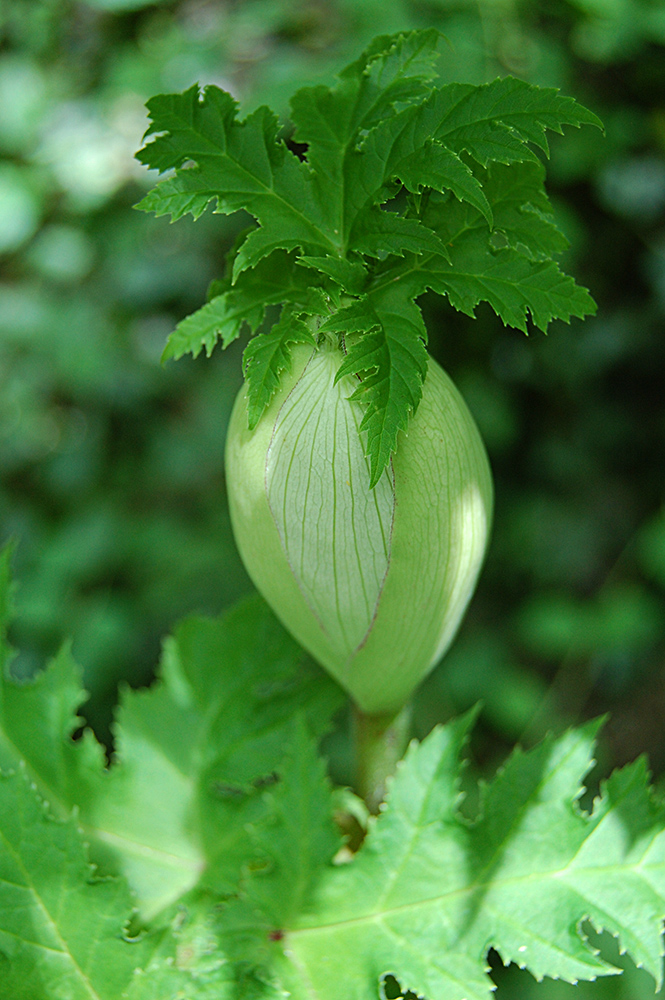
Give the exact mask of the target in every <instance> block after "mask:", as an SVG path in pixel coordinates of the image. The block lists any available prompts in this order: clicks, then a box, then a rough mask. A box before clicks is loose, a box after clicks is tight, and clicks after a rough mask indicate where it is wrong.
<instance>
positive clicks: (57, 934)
mask: <svg viewBox="0 0 665 1000" xmlns="http://www.w3.org/2000/svg"><path fill="white" fill-rule="evenodd" d="M131 915H132V901H131V897H130V894H129V890H128V887H127V885H126V883H125V882H124V880H122V879H108V878H106V879H104V878H99V877H97V876H96V875H95V874H94V872H93V869H92V868H91V866H90V864H89V863H88V860H87V857H86V853H85V845H84V842H83V838H82V836H81V834H80V832H79V831H78V829H77V828H76V823H75V822H74V820H68V821H60V820H56V819H53V817H52V816H51V815H50V814H49V811H48V808H47V807H46V806H45V805H44V803H43V802H42V801H41V800H40V798H39V797H38V795H37V793H36V792H35V790H34V788H33V787H32V786H31V784H30V781H29V779H28V776H27V775H26V773H25V768H22V767H20V768H19V769H18V771H17V772H16V773H14V774H0V977H1V978H0V995H1V996H2V997H6V998H7V1000H9V998H10V997H11V1000H47V998H49V1000H50V998H55V997H62V998H65V997H66V998H67V1000H119V997H120V996H121V993H122V992H123V991H124V989H125V988H126V987H127V986H128V984H129V982H130V980H131V978H132V976H133V973H134V969H135V968H136V966H138V965H141V964H143V962H144V961H145V960H146V958H147V957H148V955H149V945H148V942H147V941H143V942H136V943H131V942H130V941H129V940H128V939H127V937H126V927H127V924H128V922H129V919H130V917H131Z"/></svg>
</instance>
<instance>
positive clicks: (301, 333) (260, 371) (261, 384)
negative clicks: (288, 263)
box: [243, 309, 316, 430]
mask: <svg viewBox="0 0 665 1000" xmlns="http://www.w3.org/2000/svg"><path fill="white" fill-rule="evenodd" d="M292 344H311V345H312V348H315V347H316V340H315V339H314V336H313V334H312V331H311V330H310V328H309V327H308V326H307V324H306V323H304V322H303V321H302V320H301V319H299V318H298V317H297V316H294V315H293V313H292V311H291V310H289V309H284V310H282V315H281V316H280V318H279V320H278V322H277V323H275V325H274V326H273V328H272V329H271V330H270V332H269V333H262V334H260V335H259V336H258V337H254V339H253V340H250V342H249V344H248V345H247V347H246V348H245V353H244V354H243V371H244V373H245V377H246V379H247V416H248V420H249V429H250V430H253V429H254V428H255V427H256V425H257V424H258V422H259V420H260V419H261V416H262V415H263V411H264V410H265V408H266V406H267V405H268V403H269V402H270V400H271V399H272V396H273V395H274V393H275V392H276V390H277V388H278V387H279V381H280V377H281V375H282V373H283V372H284V371H290V369H291V345H292Z"/></svg>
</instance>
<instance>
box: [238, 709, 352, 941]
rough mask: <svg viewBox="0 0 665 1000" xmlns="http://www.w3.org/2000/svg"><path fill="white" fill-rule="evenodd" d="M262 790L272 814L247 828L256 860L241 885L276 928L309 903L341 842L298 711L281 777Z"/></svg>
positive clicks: (313, 748) (326, 788)
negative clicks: (259, 823) (253, 828)
mask: <svg viewBox="0 0 665 1000" xmlns="http://www.w3.org/2000/svg"><path fill="white" fill-rule="evenodd" d="M263 794H264V798H265V799H266V807H267V813H268V815H269V817H270V819H269V821H268V822H266V823H263V824H261V825H259V826H258V827H257V828H256V829H255V830H252V828H251V827H250V828H249V831H248V832H249V835H250V837H251V839H252V843H253V845H254V847H255V850H256V851H257V857H258V858H259V859H260V861H259V862H258V863H255V864H254V866H253V867H254V869H255V870H254V871H253V872H252V871H251V870H250V873H249V878H248V881H247V885H246V887H245V888H246V892H247V895H248V900H249V905H250V906H251V907H253V908H254V909H256V910H258V911H259V912H260V913H261V915H262V917H264V918H266V919H267V920H268V922H269V924H270V926H271V927H272V929H273V931H277V930H279V929H280V928H282V927H288V926H289V925H290V924H291V923H292V922H293V920H294V919H297V917H298V915H299V914H301V913H302V912H303V911H304V910H306V909H308V907H309V905H310V904H311V900H312V892H313V889H314V886H315V885H316V882H317V881H318V879H319V878H320V876H321V873H322V871H324V870H325V869H326V868H327V867H328V865H329V864H330V863H331V861H332V858H333V856H334V855H335V854H336V852H337V851H338V850H339V848H340V847H341V843H342V842H341V838H340V835H339V832H338V831H337V829H336V828H335V826H334V824H333V819H332V790H331V787H330V782H329V781H328V779H327V776H326V766H325V762H324V761H323V760H322V759H321V758H320V757H319V755H318V752H317V746H316V742H315V741H314V740H313V739H312V737H311V736H310V735H309V733H308V731H307V728H306V727H305V725H304V724H303V720H302V718H301V717H300V716H297V717H296V718H295V719H294V722H293V726H292V732H291V735H290V739H289V743H288V747H287V752H286V756H285V759H284V762H283V764H282V766H281V770H280V780H279V781H278V782H276V783H275V784H271V785H269V786H268V787H267V788H266V790H265V792H264V793H263Z"/></svg>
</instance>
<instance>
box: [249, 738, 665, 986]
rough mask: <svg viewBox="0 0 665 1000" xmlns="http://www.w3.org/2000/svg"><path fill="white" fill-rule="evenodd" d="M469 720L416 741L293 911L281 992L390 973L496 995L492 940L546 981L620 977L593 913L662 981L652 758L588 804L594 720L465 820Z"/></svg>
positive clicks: (512, 776)
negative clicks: (356, 834)
mask: <svg viewBox="0 0 665 1000" xmlns="http://www.w3.org/2000/svg"><path fill="white" fill-rule="evenodd" d="M468 724H469V720H468V719H461V720H458V721H457V722H454V723H452V724H450V725H448V726H446V727H445V728H440V729H437V730H435V731H434V732H433V733H432V734H431V735H430V736H429V737H428V738H427V739H426V740H424V741H423V743H422V744H420V745H419V746H417V745H416V744H413V745H412V746H411V748H410V750H409V752H408V754H407V756H406V759H405V761H404V762H403V764H402V765H401V766H400V768H399V770H398V773H397V776H396V777H395V779H394V781H393V784H392V787H391V790H390V794H389V798H388V802H387V805H386V807H385V810H384V812H383V813H382V814H381V815H380V816H379V817H378V819H377V820H376V822H375V825H374V827H373V828H372V829H371V830H370V833H369V835H368V837H367V839H366V841H365V844H364V845H363V847H362V849H361V851H360V852H359V854H358V855H357V856H356V857H355V859H354V860H353V861H352V862H351V863H349V864H347V865H343V866H341V867H339V868H337V869H334V868H329V869H328V871H327V873H325V874H324V875H323V876H322V881H321V883H320V885H319V888H318V891H317V892H316V893H315V894H314V897H313V898H312V900H311V901H310V903H309V906H308V907H306V908H305V909H304V911H303V912H302V914H301V915H300V916H299V917H298V918H296V919H295V920H294V919H289V918H288V907H285V909H284V912H283V916H284V917H285V920H284V921H283V923H282V924H281V925H280V927H281V928H282V931H283V935H284V937H283V941H282V942H281V947H280V951H279V954H276V957H275V958H274V959H273V967H274V969H275V970H278V971H277V975H278V976H279V977H281V978H280V982H282V984H283V986H284V988H285V989H287V990H291V991H292V993H293V995H294V996H295V997H303V998H304V997H307V998H316V1000H337V998H339V997H341V996H343V997H344V998H345V1000H377V997H378V996H379V984H380V982H381V980H382V979H383V978H384V977H385V976H386V975H387V974H392V975H394V976H395V977H396V978H397V980H398V981H399V982H400V983H401V985H402V988H403V989H404V990H406V989H410V990H412V991H413V992H415V993H417V994H418V995H419V996H423V997H426V998H427V1000H462V998H465V997H466V998H472V1000H481V998H482V1000H487V998H488V997H489V996H491V990H492V988H493V987H492V983H491V981H490V980H489V978H488V977H487V975H486V971H487V970H486V962H487V952H488V949H489V948H490V947H493V948H495V949H496V950H497V951H498V953H499V954H500V955H501V957H502V959H503V960H504V962H506V963H508V962H515V963H517V964H518V965H520V966H522V967H524V968H527V969H529V970H530V971H531V972H532V973H533V974H534V975H535V976H536V977H537V978H539V979H540V978H542V977H543V976H553V977H556V978H561V979H565V980H567V981H569V982H576V981H577V980H580V979H594V978H596V977H597V976H600V975H607V974H611V973H612V972H614V971H616V970H614V969H613V968H611V967H609V966H608V965H606V964H605V963H604V962H603V961H602V960H601V959H600V958H599V957H598V955H597V954H596V953H595V952H594V951H593V950H592V949H591V948H590V947H589V945H588V943H587V941H586V940H585V938H584V936H583V934H582V932H581V930H580V926H581V924H582V922H583V921H584V920H590V921H591V923H592V924H593V925H594V926H595V927H596V928H598V929H603V928H604V929H607V930H609V931H610V932H611V933H613V934H615V935H616V936H617V937H618V939H619V943H620V946H621V947H622V948H623V949H626V950H627V951H628V952H629V953H630V955H631V956H632V957H633V959H634V960H635V961H636V962H637V963H638V964H639V965H641V966H643V967H644V968H645V969H647V970H648V971H649V972H650V973H651V975H652V976H653V977H654V979H655V980H656V982H657V984H658V985H660V982H661V974H662V973H661V927H662V921H663V917H665V812H664V810H663V807H662V806H661V805H659V804H657V803H656V802H655V801H654V800H653V798H652V793H651V792H650V790H649V788H648V784H647V778H648V776H647V773H646V769H645V766H644V762H643V761H637V762H636V763H635V764H633V765H630V766H628V767H626V768H624V769H623V770H621V771H617V772H615V773H614V774H613V775H612V777H611V778H610V779H609V781H607V782H606V783H605V784H604V785H603V786H602V789H601V795H600V796H599V798H598V799H597V800H596V801H595V803H594V806H593V809H592V811H591V813H590V814H587V813H586V812H584V811H583V810H582V809H581V808H580V807H579V805H578V800H579V797H580V795H581V793H582V791H583V789H582V785H581V782H582V779H583V777H584V775H585V774H586V773H587V772H588V771H589V769H590V767H591V766H592V764H593V760H592V757H591V754H592V750H593V737H594V734H595V730H596V729H597V728H598V727H597V724H595V723H594V724H588V725H586V726H584V727H582V728H581V729H579V730H575V731H571V732H568V733H566V734H565V735H564V736H563V737H561V738H559V739H557V740H553V739H550V740H546V741H545V742H544V743H542V744H541V745H539V746H538V747H536V748H535V749H534V750H532V751H529V752H528V753H523V752H521V751H519V750H518V751H516V752H515V753H514V754H513V755H512V756H511V757H510V758H509V760H508V762H507V764H506V765H505V767H504V768H503V769H502V770H501V771H500V772H499V774H498V775H497V777H496V778H495V780H494V781H493V783H492V784H491V785H490V786H489V787H488V788H487V789H486V791H485V794H484V797H483V800H482V807H481V814H480V815H479V817H478V818H477V819H476V820H475V821H474V822H470V821H469V820H466V819H464V818H462V817H461V816H460V813H459V804H460V794H459V789H458V776H459V751H460V747H461V745H462V744H463V741H464V739H465V735H466V732H467V730H468ZM287 857H288V856H287V855H286V854H285V855H284V861H285V863H286V861H287ZM259 877H262V878H263V879H269V878H270V875H269V874H268V875H263V876H257V880H258V878H259ZM264 891H265V890H264ZM250 894H251V890H250ZM272 917H273V920H274V919H275V916H274V914H273V915H272Z"/></svg>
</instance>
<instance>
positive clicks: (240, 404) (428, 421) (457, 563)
mask: <svg viewBox="0 0 665 1000" xmlns="http://www.w3.org/2000/svg"><path fill="white" fill-rule="evenodd" d="M341 361H342V355H341V353H340V352H339V351H338V350H337V349H336V348H334V347H331V346H328V345H325V346H324V347H322V348H320V349H318V350H312V349H311V348H309V347H305V346H303V347H300V346H299V347H297V348H296V349H295V350H294V353H293V370H292V373H291V374H290V375H287V376H285V377H284V378H283V380H282V385H281V387H280V389H279V391H278V392H277V393H276V394H275V396H274V397H273V399H272V401H271V403H270V405H269V407H268V408H267V409H266V411H265V413H264V414H263V416H262V418H261V420H260V421H259V423H258V425H257V426H256V428H255V429H254V431H249V430H248V429H247V404H246V397H245V391H244V390H241V392H240V393H239V395H238V398H237V400H236V404H235V407H234V410H233V414H232V416H231V423H230V427H229V434H228V439H227V448H226V472H227V484H228V492H229V504H230V509H231V520H232V524H233V530H234V534H235V537H236V542H237V544H238V548H239V550H240V554H241V556H242V558H243V561H244V563H245V566H246V567H247V570H248V572H249V575H250V577H251V578H252V580H253V582H254V584H255V585H256V587H257V589H258V590H259V591H260V593H261V594H262V595H263V596H264V598H265V599H266V601H267V602H268V603H269V604H270V606H271V607H272V608H273V610H274V611H275V613H276V614H277V616H278V617H279V618H280V619H281V621H282V622H283V623H284V625H285V626H286V627H287V629H288V630H289V631H290V632H291V633H292V634H293V635H294V636H295V638H296V639H297V640H298V641H299V642H300V643H301V645H302V646H304V647H305V649H307V650H308V651H309V652H310V653H311V654H312V656H314V657H315V658H316V659H317V660H318V661H319V662H320V663H321V664H322V665H323V666H324V667H326V669H327V670H329V671H330V673H331V674H332V675H333V676H334V677H335V678H336V679H337V680H338V681H339V683H340V684H341V685H342V686H343V687H344V688H346V690H347V691H348V692H349V694H350V695H351V696H352V698H353V699H354V701H355V702H356V704H357V705H358V706H359V707H360V708H361V709H362V711H364V712H368V713H382V712H390V711H394V710H397V709H399V708H401V706H402V705H403V704H404V703H405V702H406V701H407V700H408V699H409V697H410V695H411V693H412V691H413V689H414V688H415V687H416V686H417V685H418V683H419V682H420V681H421V680H422V679H423V677H424V676H425V675H426V674H427V673H428V672H429V670H430V669H431V668H432V667H433V666H434V664H435V663H436V662H437V661H438V660H439V659H440V657H441V655H442V654H443V652H444V651H445V649H446V648H447V647H448V645H449V644H450V642H451V640H452V638H453V636H454V634H455V631H456V629H457V626H458V624H459V622H460V619H461V617H462V615H463V613H464V610H465V608H466V606H467V604H468V602H469V599H470V597H471V594H472V592H473V589H474V586H475V583H476V580H477V577H478V573H479V570H480V566H481V563H482V560H483V556H484V552H485V548H486V544H487V537H488V531H489V526H490V520H491V509H492V481H491V474H490V469H489V463H488V460H487V456H486V453H485V449H484V447H483V444H482V441H481V439H480V435H479V433H478V430H477V428H476V425H475V423H474V421H473V418H472V417H471V414H470V413H469V411H468V409H467V407H466V404H465V403H464V401H463V399H462V397H461V396H460V394H459V393H458V391H457V389H456V388H455V386H454V385H453V383H452V382H451V381H450V379H449V378H448V376H447V375H446V374H445V372H443V370H442V369H441V368H440V367H439V365H438V364H437V363H436V362H435V361H434V360H433V359H431V358H430V359H429V368H428V374H427V378H426V380H425V383H424V387H423V397H422V400H421V403H420V406H419V408H418V410H417V412H416V414H415V416H414V417H413V418H412V419H411V420H410V422H409V428H408V433H407V434H404V433H402V434H400V436H399V438H398V445H397V450H396V452H395V454H394V455H393V458H392V461H391V465H390V466H389V467H388V469H386V471H385V472H384V473H383V476H382V477H381V479H380V480H379V482H378V484H377V485H376V487H375V488H374V489H372V490H370V489H369V463H368V461H367V459H366V458H365V455H364V453H363V447H362V441H361V438H360V433H359V426H360V422H361V420H362V416H363V412H364V411H363V407H362V405H361V404H360V403H357V402H351V401H349V399H348V397H349V396H350V395H351V393H352V392H353V390H354V388H355V387H356V386H357V380H356V379H355V378H353V377H347V378H344V379H341V380H340V381H339V382H338V383H337V385H335V384H334V378H335V372H336V371H337V369H338V368H339V365H340V364H341Z"/></svg>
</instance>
